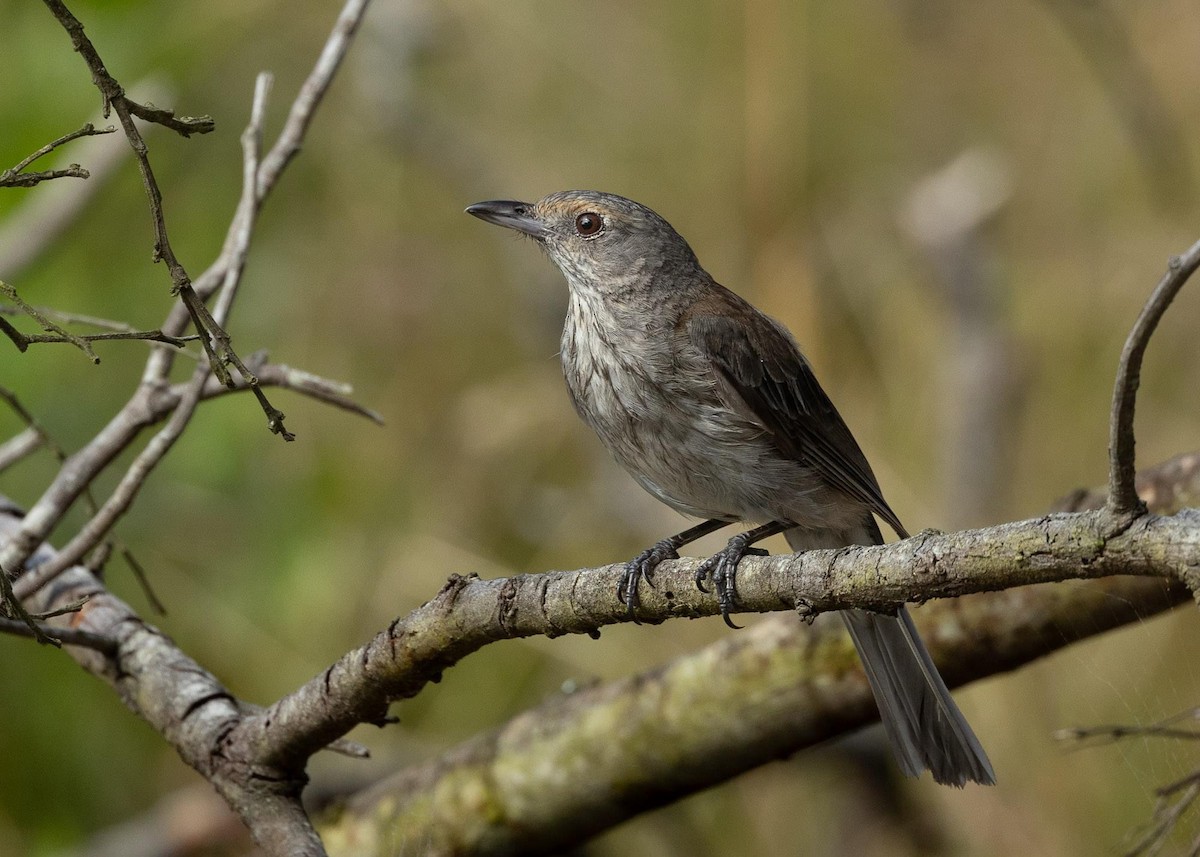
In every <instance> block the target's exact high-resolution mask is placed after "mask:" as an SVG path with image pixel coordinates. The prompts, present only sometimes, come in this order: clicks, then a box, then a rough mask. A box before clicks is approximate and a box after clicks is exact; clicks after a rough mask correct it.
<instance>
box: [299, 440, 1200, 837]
mask: <svg viewBox="0 0 1200 857" xmlns="http://www.w3.org/2000/svg"><path fill="white" fill-rule="evenodd" d="M1138 485H1139V488H1140V489H1141V491H1142V496H1143V498H1144V499H1145V500H1146V502H1147V503H1148V504H1149V505H1150V508H1151V509H1152V510H1154V511H1155V512H1161V513H1171V512H1174V511H1177V510H1178V509H1180V508H1182V507H1184V506H1189V505H1200V452H1196V453H1189V454H1187V455H1183V456H1179V457H1178V458H1175V459H1173V460H1171V461H1168V462H1166V463H1165V464H1163V465H1160V466H1159V467H1156V468H1153V469H1151V470H1148V471H1145V472H1144V473H1142V474H1139V479H1138ZM1105 497H1106V492H1104V491H1092V492H1086V491H1079V492H1076V493H1074V494H1072V495H1071V496H1070V497H1069V498H1066V499H1065V500H1064V501H1062V502H1060V503H1059V504H1057V506H1058V508H1059V509H1060V510H1063V511H1067V510H1069V511H1078V510H1082V509H1089V508H1090V509H1096V508H1100V507H1102V506H1103V504H1104V501H1105ZM1187 599H1188V592H1187V590H1186V589H1184V588H1183V587H1182V586H1178V585H1167V584H1164V582H1163V581H1159V580H1152V579H1146V578H1132V577H1114V578H1107V579H1104V580H1099V581H1080V582H1077V583H1069V584H1056V585H1050V586H1035V587H1024V588H1020V589H1015V590H1008V591H1005V592H998V593H989V594H984V595H976V596H968V597H966V598H962V599H958V600H957V601H943V602H938V603H935V604H930V605H927V607H926V608H924V609H922V610H919V611H917V613H916V614H915V615H916V618H917V622H918V624H920V625H921V627H922V635H923V636H924V637H925V640H926V642H927V643H928V644H929V647H930V649H931V651H932V652H933V654H934V657H935V659H936V660H937V662H938V664H939V668H940V669H941V671H942V673H943V675H944V676H945V677H946V680H947V681H948V682H949V683H950V684H951V685H952V686H953V685H958V684H960V683H963V682H966V681H970V680H974V679H978V678H981V677H983V676H987V675H991V674H994V673H997V672H1000V671H1003V670H1006V669H1012V668H1015V667H1017V666H1020V665H1021V664H1023V663H1026V662H1028V661H1030V660H1033V659H1036V658H1038V657H1042V656H1044V655H1046V654H1048V653H1049V652H1051V651H1054V650H1056V649H1058V648H1061V647H1063V646H1066V645H1068V644H1070V643H1072V642H1074V641H1076V640H1080V639H1084V638H1086V637H1088V636H1091V635H1094V634H1097V633H1101V632H1103V631H1105V630H1107V629H1109V628H1113V627H1117V626H1118V625H1121V624H1125V623H1130V622H1135V621H1139V620H1141V619H1144V618H1146V617H1148V616H1151V615H1153V614H1155V613H1157V612H1159V611H1162V610H1165V609H1168V608H1170V607H1172V606H1173V605H1176V604H1180V603H1183V602H1185V601H1186V600H1187ZM856 663H857V659H856V657H855V655H854V652H853V647H852V645H851V643H850V641H849V640H848V638H846V636H845V635H844V633H842V632H841V630H840V628H836V626H835V627H834V628H832V629H831V628H830V627H829V626H828V625H821V624H819V625H818V626H817V627H816V628H814V629H809V628H808V627H807V626H804V625H803V624H801V623H798V622H794V621H788V620H787V618H786V617H782V616H781V617H778V618H777V619H776V620H773V621H770V622H763V623H758V624H756V625H755V626H753V627H752V628H750V629H749V630H748V631H745V632H742V633H739V634H732V635H729V636H728V637H726V638H725V639H723V640H721V641H720V642H719V643H717V644H715V645H714V646H711V647H709V648H707V649H704V650H702V651H700V652H697V653H694V654H689V655H685V656H684V657H682V658H680V659H679V660H677V661H675V662H674V663H672V664H669V665H667V666H665V667H663V668H661V669H657V670H653V671H651V672H649V673H646V674H643V675H639V676H634V677H631V678H628V679H622V680H620V681H618V682H615V683H610V684H605V685H601V686H598V687H595V688H590V689H587V690H584V691H581V692H578V693H575V694H572V695H571V696H567V697H562V698H558V699H553V700H551V701H549V702H547V703H545V704H543V705H541V706H539V707H538V708H536V709H533V710H531V711H527V712H525V713H523V714H521V715H520V716H518V717H517V718H515V719H514V720H512V721H511V722H510V723H508V724H506V725H505V726H502V727H501V728H499V729H497V730H495V731H494V732H492V733H489V734H484V735H480V736H477V737H475V738H472V739H471V740H469V741H467V742H466V743H464V744H462V745H460V746H459V747H456V748H453V749H451V750H449V751H447V752H446V753H445V754H443V755H442V756H441V757H440V758H436V759H433V760H431V761H429V762H427V763H425V764H422V765H418V766H415V767H413V768H411V769H408V770H405V771H401V772H400V773H398V774H397V775H396V776H393V777H391V778H389V779H388V780H386V781H384V782H382V783H380V784H379V785H378V786H376V787H375V788H373V789H371V790H369V791H368V792H365V793H363V794H362V795H360V796H358V797H356V798H355V799H353V800H352V801H351V802H350V803H349V805H348V806H346V807H345V808H344V809H343V810H342V811H341V812H340V813H339V814H338V816H337V818H336V821H331V823H330V824H329V825H328V826H327V827H326V828H325V829H324V830H323V831H322V835H323V836H324V838H325V839H326V841H327V842H328V843H329V844H330V847H335V846H336V845H338V844H339V843H340V844H342V846H343V847H342V848H340V849H339V851H338V853H341V854H345V855H350V854H355V855H360V857H366V855H378V854H384V853H395V852H397V851H401V852H402V851H404V850H405V848H406V847H410V848H416V849H419V850H420V851H421V853H423V854H429V855H439V854H446V853H453V854H456V855H464V854H473V855H490V854H512V853H521V854H530V855H533V854H545V853H558V852H560V851H561V850H562V849H563V848H564V847H566V846H567V845H568V844H577V843H579V842H581V841H582V840H583V839H585V838H587V837H588V836H590V835H593V834H596V833H599V832H601V831H603V830H605V829H607V828H609V827H611V826H613V825H615V824H617V823H619V822H621V821H625V820H627V819H629V818H630V817H632V816H634V815H636V814H638V813H640V812H643V811H646V810H648V809H651V808H654V807H657V806H661V805H663V804H666V803H669V802H671V801H673V800H677V799H679V798H681V797H684V796H686V795H689V794H693V793H695V792H697V791H700V790H702V789H705V788H708V787H711V786H713V785H716V784H718V783H720V782H722V781H724V780H726V779H728V778H730V777H732V776H734V775H736V774H740V773H742V772H744V771H747V770H750V769H752V768H754V767H757V766H759V765H762V764H764V763H766V762H769V761H772V760H773V759H777V758H782V757H785V756H788V755H791V754H793V753H795V752H797V751H799V750H802V749H804V748H805V747H808V746H811V745H813V744H815V743H818V742H820V741H824V740H828V739H829V738H832V737H835V736H837V735H839V734H842V733H844V732H846V731H848V730H851V729H854V728H856V727H858V726H861V725H863V724H865V723H868V722H870V721H872V720H874V719H875V717H876V716H877V715H876V713H875V706H874V703H873V701H872V699H871V695H870V690H869V688H868V686H867V684H866V682H865V680H864V679H863V676H862V674H861V672H860V671H859V670H858V669H857V667H855V666H850V665H853V664H856ZM614 735H620V736H621V739H620V740H619V741H614V740H613V736H614ZM1002 775H1003V774H1002ZM350 843H353V845H350ZM385 843H386V844H385Z"/></svg>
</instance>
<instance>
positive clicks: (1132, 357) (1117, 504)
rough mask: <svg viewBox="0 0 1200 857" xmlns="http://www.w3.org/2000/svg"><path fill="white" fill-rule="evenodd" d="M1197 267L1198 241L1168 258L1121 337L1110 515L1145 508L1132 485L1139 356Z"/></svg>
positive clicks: (1110, 446) (1112, 419) (1112, 433)
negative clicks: (1155, 285) (1131, 326)
mask: <svg viewBox="0 0 1200 857" xmlns="http://www.w3.org/2000/svg"><path fill="white" fill-rule="evenodd" d="M1197 267H1200V241H1197V242H1196V243H1195V244H1193V245H1192V246H1191V247H1190V248H1189V249H1188V251H1187V252H1186V253H1184V254H1183V255H1182V256H1173V257H1172V258H1171V260H1170V262H1169V263H1168V265H1167V273H1166V274H1165V275H1164V276H1163V278H1162V280H1160V281H1159V284H1158V286H1157V287H1156V288H1155V289H1154V293H1153V294H1151V295H1150V299H1149V300H1148V301H1147V302H1146V305H1145V306H1144V307H1142V312H1141V314H1140V315H1138V318H1137V321H1136V322H1134V325H1133V329H1132V330H1131V331H1130V332H1129V337H1128V338H1127V339H1126V340H1125V348H1124V350H1122V352H1121V362H1120V364H1119V365H1118V367H1117V381H1116V385H1115V387H1114V389H1113V402H1112V415H1111V417H1110V419H1109V442H1108V459H1109V465H1108V467H1109V471H1108V509H1109V511H1110V512H1112V513H1113V514H1114V515H1139V514H1141V513H1142V512H1144V511H1145V508H1146V507H1145V504H1143V503H1142V501H1141V500H1140V499H1139V498H1138V495H1137V488H1136V486H1135V485H1134V475H1135V473H1136V462H1135V460H1134V458H1135V457H1134V434H1133V413H1134V407H1135V403H1136V400H1137V389H1138V385H1139V384H1140V383H1141V377H1142V357H1143V356H1145V353H1146V346H1147V345H1149V343H1150V337H1151V336H1152V335H1153V334H1154V330H1155V328H1156V327H1158V322H1159V321H1160V320H1161V319H1162V317H1163V313H1165V312H1166V311H1167V307H1169V306H1170V305H1171V301H1173V300H1174V299H1175V295H1177V294H1178V293H1179V290H1180V289H1181V288H1182V287H1183V284H1184V283H1186V282H1187V280H1188V278H1189V277H1190V276H1191V275H1192V274H1193V273H1194V272H1195V270H1196V268H1197Z"/></svg>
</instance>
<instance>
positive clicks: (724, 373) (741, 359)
mask: <svg viewBox="0 0 1200 857" xmlns="http://www.w3.org/2000/svg"><path fill="white" fill-rule="evenodd" d="M722 291H723V295H722V298H723V302H726V301H732V302H734V304H736V305H735V306H731V307H729V308H730V309H732V310H734V311H733V312H719V313H716V312H707V311H706V310H709V309H715V308H710V307H703V306H697V307H696V308H695V311H694V312H692V313H691V314H689V316H688V318H687V320H686V321H685V322H684V325H683V326H684V328H685V331H684V332H685V333H686V337H687V339H688V341H689V342H690V343H691V344H692V345H693V346H694V347H695V348H697V349H698V350H699V351H700V353H701V355H702V356H703V357H704V358H705V359H706V361H707V362H709V363H710V364H711V366H712V371H713V373H714V376H715V377H716V380H717V389H718V390H719V392H720V395H721V397H722V399H723V400H724V402H725V404H726V405H727V406H728V407H730V408H731V409H733V410H735V411H737V412H739V413H741V414H742V415H743V416H747V417H749V418H751V419H753V420H754V421H756V422H758V423H759V424H761V425H762V426H763V427H764V428H765V429H766V430H767V431H768V432H770V433H771V435H772V437H773V438H774V440H775V442H776V444H777V445H778V447H779V450H780V451H781V452H782V453H783V454H784V455H786V456H787V457H789V458H792V459H794V460H796V461H799V462H802V463H804V464H806V465H808V466H810V467H812V468H814V469H815V470H816V471H817V472H818V473H819V474H820V475H821V476H822V477H824V479H825V481H826V482H827V483H828V484H829V485H831V486H832V487H834V488H836V489H838V490H839V491H842V492H843V493H845V494H847V495H849V496H850V497H853V498H854V499H856V500H858V501H860V502H862V503H863V504H864V505H866V506H867V507H868V508H870V509H871V511H872V512H874V513H875V514H877V515H879V517H881V518H882V519H883V520H884V521H886V522H887V523H888V525H889V526H890V527H891V528H892V529H893V530H895V531H896V534H897V535H899V536H900V537H901V538H907V536H908V533H907V532H906V531H905V529H904V526H903V525H902V524H901V523H900V520H899V518H897V517H896V513H895V512H893V511H892V509H891V507H890V506H888V504H887V501H886V500H884V499H883V492H882V491H880V489H879V483H878V482H877V481H876V480H875V474H874V473H872V472H871V465H869V464H868V463H867V458H866V456H865V455H863V452H862V450H861V449H859V446H858V442H857V441H855V439H854V436H853V435H852V434H851V433H850V429H849V428H847V426H846V423H845V421H843V420H842V417H841V415H840V414H839V413H838V412H837V409H836V408H835V407H834V406H833V402H831V401H830V400H829V396H827V395H826V394H825V391H824V390H822V389H821V385H820V384H819V383H817V378H816V376H815V375H814V374H813V371H812V367H811V366H809V365H808V361H807V360H805V359H804V355H802V354H801V353H800V349H799V348H798V347H797V346H796V343H795V342H794V341H793V340H792V338H791V336H790V335H789V334H788V333H787V331H786V330H784V329H783V327H781V326H780V325H778V324H777V323H776V322H774V321H773V320H772V319H770V318H768V317H767V316H765V315H763V314H762V313H760V312H758V311H757V310H755V309H754V308H753V307H751V306H750V305H749V304H748V303H746V302H745V301H743V300H742V299H741V298H739V297H737V295H735V294H733V293H732V292H729V291H727V290H722Z"/></svg>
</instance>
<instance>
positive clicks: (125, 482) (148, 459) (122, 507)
mask: <svg viewBox="0 0 1200 857" xmlns="http://www.w3.org/2000/svg"><path fill="white" fill-rule="evenodd" d="M208 374H209V373H208V368H207V367H206V366H204V365H200V366H197V367H196V371H195V372H194V373H193V375H192V378H191V380H190V381H188V382H187V384H186V385H185V387H184V392H183V394H182V395H181V396H180V397H179V401H178V403H177V404H176V405H175V408H174V411H173V412H172V414H171V418H170V419H169V420H168V421H167V424H166V425H165V426H163V427H162V429H160V430H159V432H158V433H157V434H156V435H155V436H154V437H153V438H152V439H151V440H150V442H149V443H148V444H146V447H145V449H143V450H142V451H141V452H139V453H138V454H137V456H136V457H135V458H134V460H133V462H132V463H131V464H130V465H129V468H128V469H127V470H126V471H125V475H124V476H122V477H121V481H120V482H119V483H117V487H116V488H115V489H114V490H113V492H112V494H110V495H109V497H108V499H107V500H105V501H104V504H103V505H101V506H100V508H99V509H98V510H96V512H94V513H93V514H92V516H91V518H89V519H88V522H87V523H86V524H85V525H84V526H83V527H82V528H81V529H80V530H79V532H78V533H76V534H75V537H74V538H72V539H71V540H70V541H69V542H68V543H67V545H66V546H65V547H64V548H63V549H62V550H61V551H60V552H59V554H58V556H57V557H56V558H55V559H53V560H50V561H49V562H46V563H43V564H41V565H38V566H37V567H36V568H34V569H33V570H31V571H29V572H27V573H26V574H25V575H23V578H22V581H21V583H22V584H25V580H26V579H28V581H29V584H28V585H30V586H32V587H34V589H35V590H36V589H37V588H40V587H41V586H44V585H45V584H46V583H48V582H49V581H51V580H53V579H54V578H55V577H57V576H58V575H59V574H60V573H62V572H63V571H64V570H66V569H67V568H70V567H71V566H72V565H75V564H76V563H77V562H79V560H80V559H82V558H83V555H84V554H86V553H87V552H88V551H90V550H91V549H92V548H93V547H95V546H96V545H97V543H99V541H100V540H101V539H102V538H104V536H105V535H107V534H108V531H109V530H110V529H112V526H113V524H115V523H116V522H117V520H118V519H120V518H121V516H122V515H124V514H125V512H127V511H128V510H129V507H130V505H131V504H132V503H133V501H134V499H135V498H136V497H137V495H138V493H139V492H140V491H141V489H142V486H143V485H145V483H146V479H147V478H148V477H149V476H150V473H151V471H152V470H153V469H154V468H155V467H156V466H158V463H159V462H160V461H162V459H163V456H165V455H166V454H167V453H168V452H169V451H170V450H171V447H172V446H174V445H175V441H177V440H178V439H179V436H180V435H181V434H183V430H184V429H185V428H187V425H188V423H189V422H190V421H191V419H192V415H193V414H194V413H195V411H196V406H197V405H198V404H199V403H200V399H201V394H202V391H203V389H204V381H205V379H206V378H207V377H208Z"/></svg>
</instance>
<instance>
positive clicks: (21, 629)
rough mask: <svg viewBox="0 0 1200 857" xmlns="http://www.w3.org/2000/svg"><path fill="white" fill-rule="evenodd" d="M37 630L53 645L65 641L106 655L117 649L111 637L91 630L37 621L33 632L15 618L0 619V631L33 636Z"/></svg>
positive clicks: (70, 644) (21, 635)
mask: <svg viewBox="0 0 1200 857" xmlns="http://www.w3.org/2000/svg"><path fill="white" fill-rule="evenodd" d="M39 632H40V633H41V634H43V635H44V636H45V642H50V643H52V644H54V645H57V644H59V643H65V644H66V645H68V646H83V647H85V648H88V649H94V650H96V651H97V652H101V653H103V654H108V655H110V654H112V653H113V652H115V651H116V649H117V645H116V643H114V642H113V640H112V639H111V638H109V637H105V636H102V635H100V634H93V633H92V632H91V631H81V630H79V629H78V628H63V627H57V626H55V627H51V626H50V625H43V624H41V623H37V631H36V632H35V631H34V630H33V629H31V628H30V627H29V626H28V625H27V624H26V623H24V622H21V621H19V620H17V619H0V633H4V634H13V635H15V636H18V637H34V636H36V633H39Z"/></svg>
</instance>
